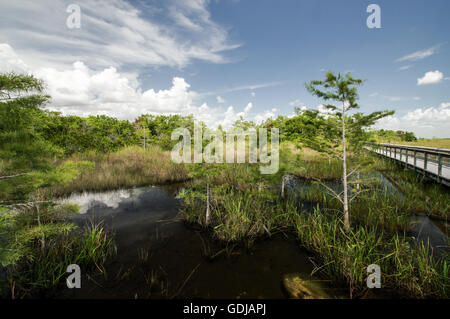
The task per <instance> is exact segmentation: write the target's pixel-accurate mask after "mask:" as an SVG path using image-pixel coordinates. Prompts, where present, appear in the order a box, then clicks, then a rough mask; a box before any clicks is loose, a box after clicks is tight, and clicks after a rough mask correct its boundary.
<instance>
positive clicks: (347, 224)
mask: <svg viewBox="0 0 450 319" xmlns="http://www.w3.org/2000/svg"><path fill="white" fill-rule="evenodd" d="M342 147H343V150H342V152H343V154H342V159H343V160H342V162H343V169H344V174H343V175H344V176H343V184H344V230H348V229H349V228H350V218H349V215H348V193H347V152H346V145H345V103H344V102H342Z"/></svg>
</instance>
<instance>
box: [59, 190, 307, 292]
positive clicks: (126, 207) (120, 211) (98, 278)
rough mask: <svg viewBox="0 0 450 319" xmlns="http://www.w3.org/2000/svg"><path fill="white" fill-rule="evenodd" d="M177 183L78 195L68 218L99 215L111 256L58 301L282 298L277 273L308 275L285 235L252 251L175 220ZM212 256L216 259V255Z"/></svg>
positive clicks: (303, 254)
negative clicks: (75, 211) (109, 237)
mask: <svg viewBox="0 0 450 319" xmlns="http://www.w3.org/2000/svg"><path fill="white" fill-rule="evenodd" d="M182 188H183V185H171V186H164V187H146V188H134V189H129V190H120V191H111V192H104V193H84V194H78V195H73V196H72V197H70V198H68V199H66V200H65V201H68V202H75V203H78V204H80V206H81V207H82V211H81V212H82V214H80V215H77V216H76V217H75V218H74V222H75V223H77V224H79V225H84V224H85V223H86V222H89V221H90V220H92V219H95V220H96V221H100V220H103V222H104V226H105V228H106V229H107V230H109V231H111V232H112V233H113V234H114V240H115V242H116V245H117V257H115V258H114V259H113V260H112V261H111V262H109V263H108V264H107V265H106V267H105V272H104V273H103V274H97V275H95V276H94V275H91V276H92V277H90V276H89V275H87V274H83V278H82V288H81V289H63V290H62V291H61V294H60V295H59V297H62V298H149V297H150V298H285V297H286V296H285V294H284V293H283V290H282V287H281V281H282V278H283V275H286V274H288V273H297V272H301V273H305V274H310V273H311V271H312V270H313V265H312V263H311V261H310V257H311V255H309V254H308V253H307V252H306V251H305V250H302V248H301V247H300V246H299V244H298V241H296V240H295V239H292V238H288V237H286V236H284V235H278V236H274V237H272V238H271V239H270V240H261V241H260V242H257V243H255V244H254V245H253V246H252V248H251V250H248V249H245V248H242V247H240V248H239V247H231V246H230V247H225V248H224V247H223V245H219V244H218V243H215V242H214V241H212V240H210V239H208V238H205V237H204V236H205V235H204V234H202V233H201V232H198V231H196V230H193V229H189V228H187V227H186V226H185V224H184V223H183V222H182V221H181V220H180V219H177V214H178V212H179V208H180V205H181V202H180V200H179V199H177V197H176V194H177V193H178V192H179V191H180V190H181V189H182ZM214 255H216V256H214Z"/></svg>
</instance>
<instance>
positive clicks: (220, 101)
mask: <svg viewBox="0 0 450 319" xmlns="http://www.w3.org/2000/svg"><path fill="white" fill-rule="evenodd" d="M216 99H217V103H219V104H222V103H225V99H224V98H223V97H221V96H220V95H218V96H217V98H216Z"/></svg>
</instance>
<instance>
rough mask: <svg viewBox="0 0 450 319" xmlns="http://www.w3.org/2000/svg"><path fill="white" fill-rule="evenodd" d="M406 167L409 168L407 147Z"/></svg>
mask: <svg viewBox="0 0 450 319" xmlns="http://www.w3.org/2000/svg"><path fill="white" fill-rule="evenodd" d="M405 167H406V168H408V149H406V165H405Z"/></svg>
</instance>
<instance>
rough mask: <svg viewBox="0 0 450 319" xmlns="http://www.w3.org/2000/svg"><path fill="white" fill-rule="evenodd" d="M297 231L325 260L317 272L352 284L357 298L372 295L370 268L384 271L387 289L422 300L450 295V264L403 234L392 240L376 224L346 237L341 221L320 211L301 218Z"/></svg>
mask: <svg viewBox="0 0 450 319" xmlns="http://www.w3.org/2000/svg"><path fill="white" fill-rule="evenodd" d="M296 229H297V234H298V237H299V239H300V241H301V243H302V245H303V246H305V247H306V248H307V249H308V250H310V251H312V252H314V253H315V254H317V255H318V256H319V257H320V259H321V261H322V263H321V266H320V267H318V268H317V269H316V271H318V272H322V273H323V274H325V275H326V277H327V278H332V279H333V280H334V281H335V282H337V283H342V284H347V285H348V286H349V288H350V291H351V295H352V296H353V297H361V296H364V295H365V294H366V293H367V292H368V289H367V285H366V278H367V272H366V268H367V266H369V265H371V264H377V265H379V266H380V268H381V271H382V277H381V278H382V287H383V288H385V289H386V288H387V289H392V290H393V291H396V292H397V293H398V294H399V293H400V292H402V293H405V294H406V295H407V296H413V297H420V298H425V297H439V298H447V297H448V295H449V290H448V289H449V283H448V277H447V276H448V264H447V262H446V259H443V260H435V259H434V258H433V255H432V254H430V251H429V246H426V245H423V244H421V245H417V247H414V246H412V245H411V244H410V243H409V241H408V239H407V238H405V237H402V236H400V235H398V234H395V235H393V236H389V237H387V236H386V234H384V233H383V231H382V230H380V229H379V228H378V227H377V226H376V225H373V226H371V227H367V226H366V227H363V226H357V227H353V228H351V229H350V230H349V231H347V232H345V231H344V230H343V227H342V222H341V218H339V216H336V215H332V214H327V213H326V212H324V211H319V210H315V212H314V213H313V214H299V215H298V217H297V220H296Z"/></svg>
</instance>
